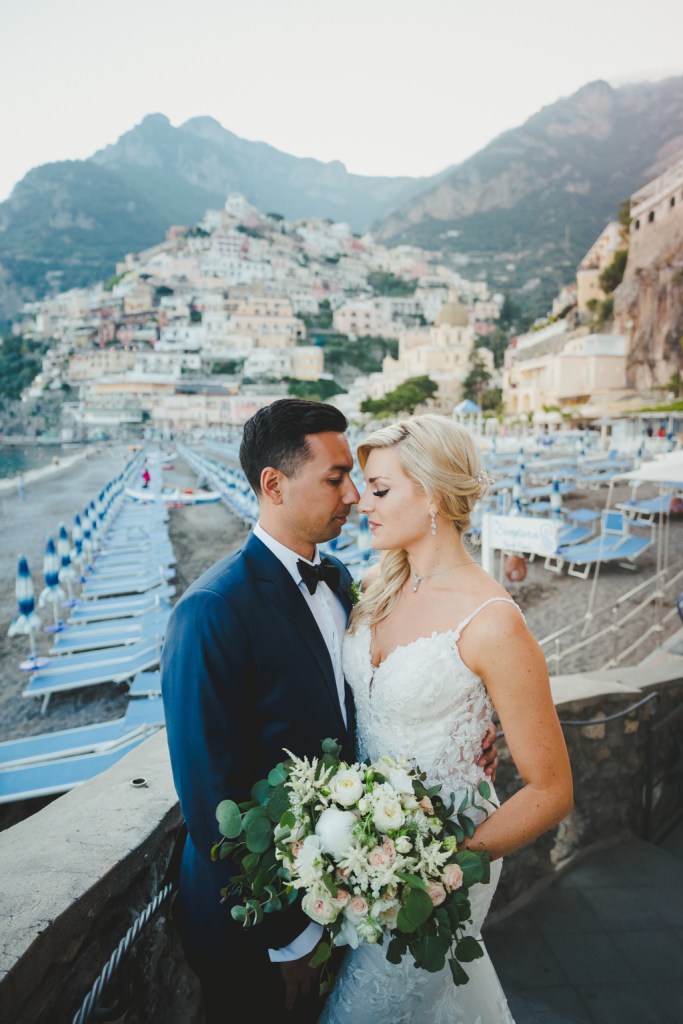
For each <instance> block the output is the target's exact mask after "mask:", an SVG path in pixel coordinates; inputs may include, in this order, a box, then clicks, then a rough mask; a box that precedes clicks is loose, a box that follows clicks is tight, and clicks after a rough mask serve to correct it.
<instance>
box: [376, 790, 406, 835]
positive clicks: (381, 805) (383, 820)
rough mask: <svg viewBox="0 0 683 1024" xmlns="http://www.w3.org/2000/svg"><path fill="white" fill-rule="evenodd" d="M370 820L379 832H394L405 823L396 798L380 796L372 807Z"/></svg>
mask: <svg viewBox="0 0 683 1024" xmlns="http://www.w3.org/2000/svg"><path fill="white" fill-rule="evenodd" d="M372 820H373V823H374V825H375V828H377V829H378V830H379V831H380V832H395V831H396V830H397V829H399V828H400V827H401V825H402V824H403V822H404V821H405V815H404V813H403V811H402V809H401V805H400V803H399V802H398V800H397V799H396V797H391V796H384V795H382V796H380V798H379V799H378V800H377V803H376V804H375V806H374V809H373V812H372Z"/></svg>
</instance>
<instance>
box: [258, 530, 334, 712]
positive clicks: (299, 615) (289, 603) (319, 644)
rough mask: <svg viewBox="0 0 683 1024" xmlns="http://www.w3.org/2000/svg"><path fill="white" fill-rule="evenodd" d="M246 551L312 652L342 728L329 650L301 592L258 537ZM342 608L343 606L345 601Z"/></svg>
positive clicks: (278, 604)
mask: <svg viewBox="0 0 683 1024" xmlns="http://www.w3.org/2000/svg"><path fill="white" fill-rule="evenodd" d="M245 553H246V554H248V556H249V559H250V561H251V562H252V564H253V565H254V566H255V567H256V569H257V573H258V575H259V577H260V578H261V579H262V580H263V582H264V584H265V585H266V586H265V592H266V593H267V595H268V597H269V599H270V600H271V601H272V602H273V604H274V605H275V606H276V607H277V609H278V611H279V612H280V613H281V614H282V615H284V616H285V617H286V618H287V619H288V620H289V622H290V623H291V625H292V628H293V629H294V630H295V631H296V633H297V634H298V636H299V637H300V638H301V642H302V643H303V644H305V645H306V646H307V648H308V649H309V651H310V652H311V654H312V655H313V657H314V659H315V661H316V663H317V665H318V668H319V670H320V678H321V679H322V681H323V683H324V686H325V690H326V692H327V695H328V697H329V698H330V700H331V702H332V706H333V708H334V711H335V714H336V716H337V718H338V720H339V725H340V728H342V729H344V730H345V729H346V726H345V725H344V717H343V715H342V712H341V708H340V706H339V694H338V692H337V682H336V679H335V677H334V670H333V668H332V661H331V659H330V652H329V651H328V649H327V644H326V643H325V641H324V639H323V637H322V634H321V632H320V630H319V629H318V625H317V623H316V621H315V619H314V618H313V616H312V614H311V611H310V608H309V607H308V605H307V604H306V601H305V600H304V598H303V595H302V594H301V592H300V591H299V589H298V587H297V585H296V583H295V582H294V580H293V579H292V577H291V575H290V574H289V573H288V572H287V570H286V569H285V567H284V566H283V565H282V563H281V562H280V560H279V559H278V558H276V557H275V555H274V554H273V553H272V552H271V551H269V550H268V548H267V547H266V546H265V544H262V543H261V541H260V540H259V539H258V538H257V537H250V539H249V541H248V542H247V545H246V546H245ZM341 591H342V587H340V589H339V597H340V599H341V600H342V602H344V598H343V596H342V593H341ZM344 607H345V608H346V604H344ZM347 614H348V612H347Z"/></svg>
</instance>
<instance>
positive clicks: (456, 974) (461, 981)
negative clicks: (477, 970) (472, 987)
mask: <svg viewBox="0 0 683 1024" xmlns="http://www.w3.org/2000/svg"><path fill="white" fill-rule="evenodd" d="M448 966H449V967H450V969H451V974H452V975H453V981H454V982H455V984H456V985H466V984H467V982H468V981H469V980H470V978H469V975H468V974H467V972H466V971H465V970H464V969H463V968H462V967H461V966H460V964H459V963H458V961H457V960H455V959H454V958H453V957H449V958H448Z"/></svg>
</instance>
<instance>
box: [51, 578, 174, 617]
mask: <svg viewBox="0 0 683 1024" xmlns="http://www.w3.org/2000/svg"><path fill="white" fill-rule="evenodd" d="M173 594H175V587H174V586H173V585H172V584H170V583H164V584H162V585H161V586H159V587H154V588H153V589H152V590H147V591H145V593H143V594H130V595H124V596H122V597H109V598H107V597H102V598H99V599H95V598H93V599H92V600H85V601H83V600H80V599H79V600H78V601H77V602H76V604H75V605H74V607H73V608H72V609H71V615H70V616H69V619H68V621H69V623H82V622H101V621H104V620H107V619H127V618H130V617H136V616H139V615H146V614H147V613H148V612H151V611H153V610H154V609H155V608H164V607H166V608H170V607H171V606H170V604H169V603H168V601H167V598H169V597H172V596H173Z"/></svg>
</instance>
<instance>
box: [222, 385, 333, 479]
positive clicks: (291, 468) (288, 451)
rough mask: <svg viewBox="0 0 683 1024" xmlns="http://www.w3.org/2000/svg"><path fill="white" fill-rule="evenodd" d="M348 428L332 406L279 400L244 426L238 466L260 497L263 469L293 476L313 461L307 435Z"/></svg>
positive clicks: (297, 399) (304, 401) (291, 399)
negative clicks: (268, 467) (269, 468)
mask: <svg viewBox="0 0 683 1024" xmlns="http://www.w3.org/2000/svg"><path fill="white" fill-rule="evenodd" d="M348 425H349V424H348V421H347V419H346V416H345V415H344V413H343V412H340V411H339V409H337V408H335V406H334V405H328V404H327V403H326V402H309V401H308V400H307V399H305V398H279V399H277V401H275V402H271V403H270V405H264V406H263V408H262V409H259V410H258V412H255V413H254V415H253V416H250V417H249V419H248V420H247V421H246V423H245V424H244V431H243V433H242V441H241V443H240V465H241V466H242V470H243V471H244V473H245V475H246V478H247V480H248V481H249V483H250V484H251V486H252V488H253V489H254V491H255V492H256V494H260V493H261V473H262V471H263V470H264V469H265V467H266V466H274V468H275V469H279V470H281V471H282V472H283V473H284V474H285V475H286V476H296V474H297V472H298V471H299V470H300V469H301V467H302V466H303V465H304V463H306V462H308V461H309V460H310V459H312V458H313V455H312V453H311V449H310V447H309V445H308V442H307V440H306V435H307V434H322V433H324V432H325V431H327V430H332V431H335V432H336V433H339V434H343V433H344V431H345V430H346V428H347V427H348Z"/></svg>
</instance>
